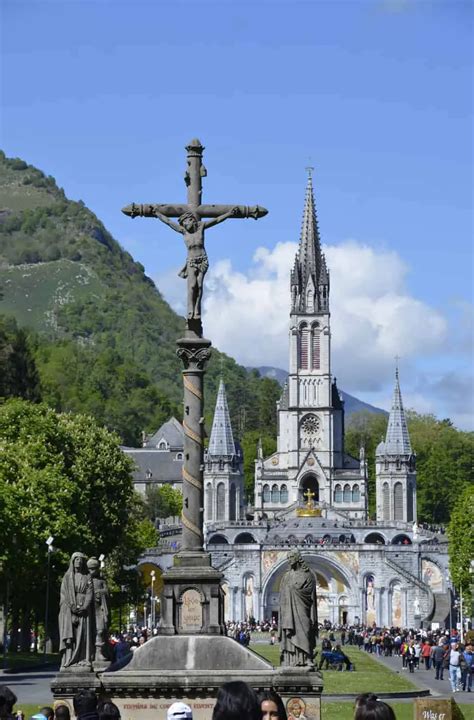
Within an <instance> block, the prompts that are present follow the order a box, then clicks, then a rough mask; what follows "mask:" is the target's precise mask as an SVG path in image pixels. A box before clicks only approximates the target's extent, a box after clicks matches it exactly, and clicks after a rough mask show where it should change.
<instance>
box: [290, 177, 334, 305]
mask: <svg viewBox="0 0 474 720" xmlns="http://www.w3.org/2000/svg"><path fill="white" fill-rule="evenodd" d="M307 170H308V181H307V184H306V193H305V200H304V209H303V221H302V224H301V236H300V244H299V248H298V252H297V255H296V258H295V265H294V268H293V271H292V273H291V293H292V310H293V311H294V312H298V311H300V312H309V313H312V312H318V311H321V310H326V311H327V309H328V308H327V299H328V294H329V293H328V291H329V274H328V271H327V268H326V261H325V259H324V255H323V254H322V252H321V241H320V237H319V227H318V218H317V214H316V205H315V202H314V193H313V176H312V172H313V168H307ZM323 298H324V299H323Z"/></svg>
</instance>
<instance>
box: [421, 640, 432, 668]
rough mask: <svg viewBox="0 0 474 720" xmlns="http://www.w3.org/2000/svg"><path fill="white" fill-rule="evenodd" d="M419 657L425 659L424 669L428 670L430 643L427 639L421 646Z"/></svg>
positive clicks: (429, 664)
mask: <svg viewBox="0 0 474 720" xmlns="http://www.w3.org/2000/svg"><path fill="white" fill-rule="evenodd" d="M421 657H422V658H423V660H424V661H425V669H426V670H429V669H430V666H431V643H430V642H429V641H428V640H426V641H425V642H424V643H423V645H422V646H421Z"/></svg>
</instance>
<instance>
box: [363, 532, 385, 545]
mask: <svg viewBox="0 0 474 720" xmlns="http://www.w3.org/2000/svg"><path fill="white" fill-rule="evenodd" d="M364 542H365V543H369V544H370V545H385V538H384V536H383V535H380V533H376V532H373V533H370V534H369V535H367V536H366V537H365V538H364Z"/></svg>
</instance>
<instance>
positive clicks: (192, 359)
mask: <svg viewBox="0 0 474 720" xmlns="http://www.w3.org/2000/svg"><path fill="white" fill-rule="evenodd" d="M186 150H187V167H186V172H185V175H184V181H185V183H186V185H187V189H188V198H187V199H188V202H187V204H180V203H175V204H152V203H149V204H140V205H137V204H135V203H132V204H131V205H127V207H124V208H123V210H122V212H123V213H125V215H128V216H129V217H131V218H135V217H151V218H156V219H158V220H160V221H161V222H163V223H164V224H165V225H168V227H170V228H171V229H172V230H174V231H175V232H177V233H179V234H181V235H182V236H183V239H184V242H185V245H186V248H187V258H186V263H185V265H184V267H183V269H182V270H181V272H180V273H179V275H180V277H183V278H186V279H187V317H186V330H185V333H184V337H183V338H180V339H179V340H177V346H178V349H177V354H178V356H179V357H180V358H181V360H182V362H183V365H184V369H183V384H184V413H183V429H184V465H183V512H182V523H183V536H182V537H183V539H182V549H181V552H180V553H179V555H177V556H176V559H175V567H174V568H173V569H172V570H170V571H168V573H166V574H165V576H164V592H163V595H164V597H163V601H162V623H161V633H162V634H174V633H177V634H180V633H182V632H186V633H187V632H189V630H190V629H194V631H195V632H198V625H199V629H201V627H202V628H204V630H205V632H207V633H211V634H224V632H225V628H224V619H223V607H221V606H222V602H221V600H222V599H221V597H220V596H221V591H220V580H221V578H222V575H221V573H218V572H217V571H215V570H213V569H212V568H211V558H210V555H209V554H208V553H205V552H204V549H203V505H204V490H203V459H204V445H203V441H204V423H203V416H204V397H203V376H204V372H205V365H206V363H207V361H208V360H209V358H210V355H211V352H210V345H211V342H210V341H209V340H206V339H205V338H204V337H203V332H202V320H201V304H202V292H203V283H204V276H205V274H206V271H207V269H208V267H209V262H208V258H207V254H206V249H205V246H204V235H205V231H206V230H208V229H209V228H211V227H213V226H214V225H218V224H219V223H222V222H224V221H225V220H228V219H231V218H250V217H251V218H254V219H255V220H258V218H261V217H264V216H265V215H266V214H267V212H268V211H267V210H265V208H261V207H259V206H258V205H256V206H253V207H248V206H245V205H203V204H202V178H203V177H206V175H207V171H206V169H205V167H204V165H203V163H202V154H203V150H204V147H203V146H202V145H201V143H200V141H199V140H197V139H194V140H191V142H190V143H189V145H187V146H186ZM172 218H178V222H174V221H173V220H172ZM205 218H209V219H207V220H206V219H205ZM198 568H200V569H199V572H198V570H197V569H198ZM191 576H193V577H194V580H195V581H196V583H197V585H199V587H200V588H201V590H202V591H203V597H204V598H206V602H203V603H202V610H203V618H202V623H199V621H198V618H197V616H196V622H195V623H194V624H193V625H190V624H189V623H188V622H183V619H184V621H186V619H187V618H188V615H187V614H186V607H187V606H189V603H190V598H189V597H187V596H186V597H185V599H184V601H181V600H180V599H179V598H180V597H181V596H180V590H179V588H180V587H182V586H183V583H184V584H186V583H188V582H189V581H190V580H191ZM197 576H199V577H197ZM194 606H195V603H194Z"/></svg>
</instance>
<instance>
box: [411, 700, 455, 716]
mask: <svg viewBox="0 0 474 720" xmlns="http://www.w3.org/2000/svg"><path fill="white" fill-rule="evenodd" d="M460 718H462V714H461V712H460V710H459V708H458V706H457V705H456V703H455V702H454V700H452V699H451V698H449V699H446V700H437V699H436V700H435V699H434V698H419V699H418V700H415V713H414V720H458V719H460Z"/></svg>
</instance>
